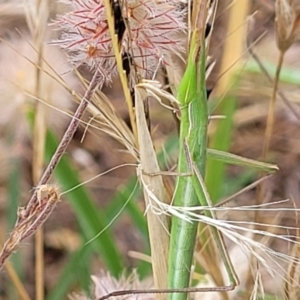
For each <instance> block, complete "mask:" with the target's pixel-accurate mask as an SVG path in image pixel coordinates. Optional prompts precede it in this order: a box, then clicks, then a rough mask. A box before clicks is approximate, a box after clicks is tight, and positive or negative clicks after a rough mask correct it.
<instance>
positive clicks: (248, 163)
mask: <svg viewBox="0 0 300 300" xmlns="http://www.w3.org/2000/svg"><path fill="white" fill-rule="evenodd" d="M207 156H208V157H209V158H211V159H213V160H217V161H221V162H223V163H226V164H230V165H238V166H241V167H251V168H256V169H259V170H261V171H266V172H269V173H274V172H277V171H278V170H279V168H278V167H277V166H276V165H274V164H269V163H264V162H261V161H257V160H253V159H250V158H246V157H242V156H239V155H235V154H232V153H229V152H225V151H220V150H215V149H208V150H207Z"/></svg>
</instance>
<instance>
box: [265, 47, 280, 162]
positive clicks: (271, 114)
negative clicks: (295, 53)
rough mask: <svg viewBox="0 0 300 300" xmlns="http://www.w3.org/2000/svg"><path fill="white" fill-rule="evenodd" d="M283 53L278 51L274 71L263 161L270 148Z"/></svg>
mask: <svg viewBox="0 0 300 300" xmlns="http://www.w3.org/2000/svg"><path fill="white" fill-rule="evenodd" d="M284 54H285V51H280V54H279V59H278V64H277V68H276V73H275V79H274V85H273V91H272V96H271V99H270V105H269V113H268V119H267V127H266V131H265V140H264V146H263V152H262V156H263V161H264V160H266V157H267V155H268V152H269V148H270V142H271V136H272V132H273V127H274V120H275V104H276V96H277V91H278V84H279V76H280V71H281V68H282V64H283V59H284Z"/></svg>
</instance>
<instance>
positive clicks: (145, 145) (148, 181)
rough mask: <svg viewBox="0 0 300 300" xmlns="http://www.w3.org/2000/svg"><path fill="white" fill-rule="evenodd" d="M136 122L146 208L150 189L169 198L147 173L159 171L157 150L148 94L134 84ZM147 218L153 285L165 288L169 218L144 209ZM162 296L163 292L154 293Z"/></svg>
mask: <svg viewBox="0 0 300 300" xmlns="http://www.w3.org/2000/svg"><path fill="white" fill-rule="evenodd" d="M135 95H136V110H135V112H136V121H137V129H138V143H139V150H140V163H141V174H140V176H141V177H142V178H141V179H142V183H143V185H144V198H145V202H146V205H147V207H148V206H149V195H148V193H147V190H151V192H153V193H154V194H155V195H156V197H157V198H158V199H161V200H162V201H165V202H167V201H168V200H169V198H168V194H167V191H166V190H165V187H164V183H163V180H162V177H161V176H160V175H154V176H150V175H147V174H150V173H151V174H156V173H159V171H160V169H159V166H158V162H157V158H156V153H155V151H154V146H153V143H152V139H151V135H150V133H149V130H148V127H147V122H146V118H145V112H144V105H143V100H144V99H145V98H146V97H147V96H148V94H147V91H146V90H145V89H143V88H142V87H140V86H139V85H136V87H135ZM147 220H148V228H149V236H150V245H151V259H152V269H153V276H154V284H155V287H156V288H158V289H163V288H166V287H167V278H168V275H167V272H168V266H167V262H168V251H169V219H168V217H167V216H165V215H162V216H158V215H155V214H154V213H153V211H152V210H147ZM157 297H158V298H160V299H163V298H164V297H163V295H158V296H157Z"/></svg>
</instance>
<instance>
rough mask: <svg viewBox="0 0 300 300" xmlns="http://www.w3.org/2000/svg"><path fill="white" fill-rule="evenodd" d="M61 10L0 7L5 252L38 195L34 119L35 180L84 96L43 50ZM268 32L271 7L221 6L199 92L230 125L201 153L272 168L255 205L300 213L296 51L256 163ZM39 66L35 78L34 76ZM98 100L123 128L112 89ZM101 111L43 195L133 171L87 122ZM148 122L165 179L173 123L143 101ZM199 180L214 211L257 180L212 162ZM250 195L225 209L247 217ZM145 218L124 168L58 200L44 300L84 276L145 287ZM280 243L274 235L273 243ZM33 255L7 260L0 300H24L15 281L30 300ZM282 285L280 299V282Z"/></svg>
mask: <svg viewBox="0 0 300 300" xmlns="http://www.w3.org/2000/svg"><path fill="white" fill-rule="evenodd" d="M67 9H68V8H67V6H65V5H64V4H62V3H60V2H56V1H44V3H43V4H41V3H39V2H38V1H34V0H31V1H29V0H27V1H24V3H23V2H22V1H13V0H10V1H5V0H3V1H0V38H1V41H0V170H1V172H0V244H1V245H2V244H3V243H4V241H5V239H6V238H7V237H8V235H9V233H10V231H11V229H12V228H13V226H14V223H15V221H16V217H17V215H16V212H17V208H18V207H19V206H24V205H25V204H26V203H27V202H28V200H29V198H30V196H31V194H32V191H33V188H34V187H35V185H36V179H35V178H36V176H37V175H36V173H34V172H35V171H34V170H35V169H36V167H35V166H34V164H33V157H34V156H35V154H36V153H35V151H34V146H33V145H34V144H36V139H39V138H38V136H39V133H38V132H36V131H35V130H34V126H33V115H34V113H33V112H34V111H36V110H37V109H39V108H38V106H41V107H43V109H42V110H43V118H42V119H43V120H44V121H43V122H42V123H41V125H40V126H41V127H40V128H45V132H46V135H45V142H46V147H45V159H44V162H43V163H42V164H40V165H39V167H40V168H41V169H43V168H44V167H45V166H46V164H47V161H49V159H50V157H51V155H52V154H53V152H54V150H55V148H56V146H57V143H58V141H59V140H60V138H61V137H62V135H63V133H64V131H65V129H66V127H67V125H68V122H69V121H70V118H71V115H72V113H73V112H74V110H75V108H76V107H77V104H78V103H77V102H76V101H75V100H74V97H73V96H72V91H76V93H78V94H80V95H82V94H83V93H84V90H85V87H84V84H83V81H82V77H79V76H78V74H77V73H76V72H74V70H73V66H72V65H70V64H69V62H68V57H67V55H66V53H64V52H63V51H62V50H61V49H59V47H58V46H56V45H53V44H51V41H53V40H55V39H57V38H58V37H59V36H60V34H61V33H60V31H59V30H57V28H56V29H55V26H53V24H52V23H53V21H54V20H55V18H56V16H57V14H63V13H64V12H66V11H67ZM41 16H42V17H41ZM274 21H275V0H260V1H256V0H237V1H234V2H232V1H229V0H223V1H220V3H219V5H218V12H217V16H216V21H215V25H214V29H213V34H212V41H211V46H210V53H209V55H210V56H211V59H212V60H214V61H215V67H214V69H213V71H212V73H211V75H210V76H209V78H208V80H207V87H208V89H212V92H211V94H210V97H209V107H210V111H211V114H213V115H226V119H220V120H212V121H211V122H210V126H209V144H210V147H211V148H215V149H219V150H224V151H230V152H232V153H234V154H238V155H241V156H244V157H248V158H252V159H257V160H265V159H266V161H267V162H271V163H275V164H277V165H278V166H279V169H280V170H279V171H278V172H277V173H276V174H274V175H272V177H270V178H268V179H267V180H266V181H265V182H264V186H263V189H262V195H263V196H262V199H263V203H267V202H275V201H279V200H284V199H291V200H292V201H290V202H288V203H284V205H285V207H286V206H290V207H293V206H296V207H298V206H299V201H300V194H299V193H300V190H299V186H300V185H299V183H300V165H299V158H300V130H299V124H300V110H299V101H300V99H299V82H300V72H299V66H300V61H299V53H300V52H299V50H300V48H299V46H300V45H299V42H297V41H296V42H295V43H293V44H292V45H291V47H290V48H289V49H288V51H286V53H285V55H284V61H283V66H282V70H281V76H280V81H279V91H280V92H281V93H283V94H284V95H283V96H282V95H281V94H278V96H277V100H276V110H275V122H274V128H273V133H272V136H271V140H270V147H269V151H268V153H267V155H266V156H265V157H263V156H264V155H263V143H264V139H265V129H266V122H267V119H268V113H269V101H270V98H271V95H272V89H273V79H274V76H275V71H276V67H277V64H278V59H279V56H280V51H279V50H278V46H277V44H276V32H275V27H274ZM51 24H52V25H51ZM249 49H250V50H251V51H249ZM253 53H254V54H253ZM41 65H42V70H41V69H40V68H38V67H37V66H41ZM177 66H178V68H177V69H176V70H177V71H176V72H178V74H177V73H176V75H178V76H180V74H182V73H183V70H184V66H183V64H182V63H180V61H179V60H178V63H177ZM79 72H80V74H81V75H82V76H83V77H84V78H86V79H90V78H91V74H90V72H89V70H88V69H86V68H85V67H84V66H80V67H79ZM266 72H268V74H269V76H270V78H271V80H270V79H269V78H268V76H267V75H266ZM161 80H162V82H163V80H164V78H163V74H161ZM62 81H63V83H64V84H62ZM37 82H39V83H38V84H37ZM102 92H103V93H104V94H105V95H106V97H107V98H108V101H107V102H105V103H108V104H107V107H108V108H107V110H108V111H109V112H110V113H111V114H112V115H114V116H115V117H116V119H117V120H118V122H120V124H121V125H120V126H121V127H122V128H125V127H126V124H127V125H128V124H129V117H128V113H127V108H126V105H125V101H124V97H123V92H122V87H121V85H120V83H119V81H118V80H115V81H114V82H113V83H112V85H111V86H108V87H104V88H103V90H102ZM99 93H100V92H99ZM101 97H102V96H101V94H99V99H102V98H101ZM98 105H99V106H101V105H103V104H101V102H99V104H98ZM97 109H98V110H97ZM102 110H103V106H102V107H100V108H99V107H97V105H95V106H94V108H93V110H92V109H90V110H89V112H87V113H86V114H85V115H84V117H83V120H84V122H83V123H82V125H81V126H80V128H79V129H78V130H77V132H76V134H75V137H74V139H73V141H72V142H71V145H70V146H69V147H68V150H67V153H66V154H65V155H64V158H63V160H62V162H61V163H60V165H59V167H58V168H57V170H56V172H55V174H54V176H53V177H52V179H51V183H53V184H55V185H57V186H58V187H59V190H60V191H61V192H65V191H68V189H70V188H72V187H74V186H76V185H77V184H79V183H82V182H85V181H86V180H89V179H91V178H93V177H95V176H97V175H99V174H100V173H101V172H105V171H107V170H109V169H110V168H113V167H116V166H119V165H122V164H128V163H131V164H135V163H136V159H135V158H134V157H133V156H132V155H131V154H130V153H129V152H128V151H127V150H126V149H125V147H124V145H123V144H122V143H120V142H119V141H117V140H116V139H114V138H113V137H112V133H111V130H110V128H109V126H107V125H104V126H103V124H102V123H101V119H100V120H99V121H98V122H96V121H95V120H96V117H97V116H98V115H100V114H101V111H102ZM150 120H151V133H152V137H153V140H154V144H155V146H156V151H157V153H158V157H159V161H160V164H161V166H162V168H163V169H166V170H167V169H171V168H172V167H174V166H175V165H176V158H177V132H178V131H177V123H176V121H175V119H174V116H173V114H172V112H171V111H168V110H166V109H165V108H163V107H162V106H161V105H160V104H159V103H157V102H156V101H150ZM88 122H90V123H89V124H90V125H91V126H90V125H89V124H88ZM92 125H93V126H92ZM123 130H125V129H123ZM207 170H208V171H207V176H206V183H207V186H208V189H209V191H210V194H211V197H212V199H213V200H214V202H215V203H217V202H219V201H220V200H222V199H225V198H226V197H228V196H230V195H232V194H234V193H236V192H238V191H240V190H242V189H243V188H245V187H246V186H247V185H249V184H250V183H252V182H254V181H255V180H257V179H258V177H259V173H258V171H256V170H253V169H249V168H242V167H238V166H227V165H224V164H223V163H220V162H216V161H210V160H208V166H207ZM37 173H39V172H37ZM34 174H35V175H34ZM166 182H167V185H168V186H170V188H172V186H173V184H174V178H166ZM257 193H258V191H257V188H256V187H253V188H251V189H248V190H247V191H246V192H244V193H242V194H240V195H239V196H238V197H236V198H235V199H234V200H233V201H232V202H231V203H230V204H229V205H232V206H240V205H252V204H254V203H255V199H256V197H257ZM277 206H278V207H279V206H280V204H278V205H277ZM274 207H276V205H275V206H274ZM144 209H145V207H144V202H143V200H142V194H141V190H140V186H139V183H138V181H137V178H136V168H135V167H133V166H123V167H120V168H118V169H116V170H113V171H111V172H109V173H108V174H105V175H103V176H101V177H97V178H95V179H94V180H92V181H90V182H88V183H86V184H84V185H83V186H81V187H79V188H78V189H75V190H73V191H71V192H67V193H66V194H65V195H63V196H62V197H61V199H60V202H59V204H58V206H57V207H56V209H55V210H54V212H53V213H52V215H51V216H50V218H49V219H48V220H47V222H46V224H45V226H44V227H43V228H44V236H43V243H42V244H43V249H44V262H43V264H44V269H45V282H44V292H45V295H46V298H47V299H65V298H66V297H67V296H66V295H67V294H68V293H71V292H74V291H80V290H83V289H85V290H88V289H89V286H90V285H91V283H90V275H91V274H97V273H99V272H100V270H102V269H104V270H108V271H109V272H111V274H112V275H115V276H118V275H120V274H121V273H122V272H125V273H126V272H130V270H131V269H132V268H136V269H137V271H138V273H139V275H140V277H141V278H145V277H147V276H149V275H150V271H151V267H150V264H149V263H148V262H145V261H143V260H141V258H140V257H139V255H138V254H137V253H143V254H146V255H149V245H148V236H147V235H148V232H147V225H146V220H145V218H144ZM227 214H228V216H226V217H228V218H233V219H234V220H245V221H250V220H253V218H254V215H253V212H252V213H251V212H249V213H241V212H235V213H231V214H229V213H228V212H227ZM259 217H260V218H262V219H261V220H263V222H264V223H270V224H276V225H278V226H279V225H284V226H286V227H288V226H294V225H295V224H297V219H298V216H297V213H295V212H293V211H291V212H289V213H287V212H285V213H283V214H280V213H277V212H270V213H265V214H264V215H263V216H259ZM104 228H106V229H105V231H103V233H102V234H101V235H100V236H99V237H97V238H95V236H96V235H97V234H98V233H99V232H101V231H102V230H103V229H104ZM274 230H275V229H274ZM292 231H293V230H292ZM286 232H287V230H286V229H282V228H279V229H276V230H275V231H274V232H273V233H276V234H285V233H286ZM290 233H291V232H290ZM294 234H295V232H294ZM265 243H266V244H267V245H268V246H270V247H271V248H272V249H277V250H278V251H281V252H283V253H287V252H289V251H290V249H291V245H289V244H288V243H284V242H280V241H278V240H272V239H271V238H270V239H269V240H267V241H265ZM35 253H36V252H35V249H34V238H29V239H27V240H26V241H25V242H23V243H22V244H21V247H20V248H19V250H18V251H17V252H16V253H15V254H14V255H13V256H12V257H11V258H10V260H9V263H7V264H6V265H5V267H4V268H3V269H2V270H1V272H0V299H3V300H4V299H26V298H22V297H21V296H20V295H19V292H18V291H17V289H16V288H15V283H14V282H15V281H14V279H13V278H14V274H17V275H18V277H19V278H20V280H21V282H22V284H23V286H24V287H25V289H26V291H27V293H28V294H29V295H30V297H31V299H34V295H35V292H34V289H35V283H36V272H35V268H34V265H35V258H36V257H35V256H36V255H35ZM283 265H284V264H283ZM284 267H288V266H287V265H286V264H285V265H284ZM247 268H248V264H247V262H245V266H244V268H242V267H241V269H242V271H241V272H244V274H246V272H247V271H246V270H247ZM246 277H247V276H245V278H246ZM268 280H269V283H268ZM273 280H274V279H272V280H271V279H270V278H269V277H268V276H267V275H266V282H265V286H266V291H267V293H270V294H276V292H277V290H276V289H277V287H276V286H275V285H274V281H273ZM278 280H279V281H278V283H279V284H278V288H279V287H280V286H281V285H282V278H279V279H278ZM276 282H277V281H276ZM245 284H246V283H245ZM240 299H245V298H243V297H241V298H240ZM272 299H273V298H272ZM274 299H275V298H274Z"/></svg>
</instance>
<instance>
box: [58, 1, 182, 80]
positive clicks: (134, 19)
mask: <svg viewBox="0 0 300 300" xmlns="http://www.w3.org/2000/svg"><path fill="white" fill-rule="evenodd" d="M65 2H66V3H67V4H69V7H70V12H69V13H67V14H65V15H61V16H60V17H58V19H57V21H56V24H57V25H58V26H59V27H60V28H61V30H62V32H63V33H62V36H61V38H60V40H58V41H55V42H54V43H55V44H58V45H60V46H61V47H62V48H64V49H65V50H67V51H68V52H69V58H70V61H71V62H72V64H73V65H74V66H75V67H78V66H80V65H82V64H86V65H87V66H88V67H90V69H91V70H92V71H93V70H95V69H97V70H98V71H100V74H101V75H102V77H103V79H104V80H105V82H106V83H109V82H111V81H112V80H113V78H114V77H115V76H116V75H117V68H116V60H115V56H114V51H113V45H112V40H111V37H110V34H109V28H108V20H107V16H106V11H105V5H104V1H102V0H74V1H72V0H65ZM113 5H120V6H121V7H120V10H118V14H116V13H115V18H119V20H117V22H115V26H116V24H119V25H118V26H120V24H121V23H122V24H123V25H122V26H125V29H122V33H123V34H122V36H121V37H119V38H120V46H121V53H122V54H123V55H125V54H128V55H130V56H131V63H133V64H134V65H135V66H136V69H137V70H138V73H139V75H140V76H141V77H142V78H148V79H149V78H151V77H152V76H153V74H154V73H155V70H156V69H157V66H158V65H159V64H168V59H167V57H168V56H167V55H166V54H169V53H178V54H179V53H180V52H182V51H183V50H184V48H185V47H184V45H185V40H184V39H182V38H180V36H179V33H180V32H182V31H184V30H185V29H186V23H185V21H184V19H185V11H182V9H180V8H179V5H178V3H177V2H176V1H173V0H172V1H171V0H168V1H166V0H164V1H161V0H159V1H154V0H142V1H137V0H129V1H126V2H122V1H120V3H118V2H116V1H114V2H113ZM115 29H116V32H117V31H118V30H119V29H120V28H115ZM123 30H124V32H123Z"/></svg>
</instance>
